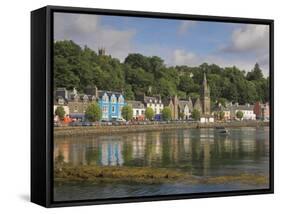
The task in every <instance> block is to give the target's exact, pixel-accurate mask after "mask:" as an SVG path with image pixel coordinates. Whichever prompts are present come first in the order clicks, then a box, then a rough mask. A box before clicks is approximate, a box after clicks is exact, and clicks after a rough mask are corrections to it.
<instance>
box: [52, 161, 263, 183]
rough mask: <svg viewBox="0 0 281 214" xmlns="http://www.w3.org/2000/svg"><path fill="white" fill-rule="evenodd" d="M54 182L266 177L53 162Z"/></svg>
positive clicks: (224, 180)
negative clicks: (59, 164)
mask: <svg viewBox="0 0 281 214" xmlns="http://www.w3.org/2000/svg"><path fill="white" fill-rule="evenodd" d="M54 178H55V179H54V180H55V182H83V181H84V182H85V181H88V182H99V181H100V182H133V183H150V184H153V183H167V182H168V183H170V182H184V183H205V184H224V183H230V182H238V183H244V184H256V185H265V184H267V183H268V177H267V176H265V175H261V174H238V175H225V176H212V177H202V178H199V177H197V176H193V175H191V174H189V173H186V172H183V171H180V170H173V169H166V168H151V167H114V166H111V167H102V166H90V165H89V166H76V167H75V166H70V165H67V164H63V166H61V167H58V166H56V167H55V169H54Z"/></svg>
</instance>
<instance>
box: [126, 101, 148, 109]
mask: <svg viewBox="0 0 281 214" xmlns="http://www.w3.org/2000/svg"><path fill="white" fill-rule="evenodd" d="M127 103H128V105H131V106H132V108H144V104H143V103H142V102H141V101H135V100H129V101H127Z"/></svg>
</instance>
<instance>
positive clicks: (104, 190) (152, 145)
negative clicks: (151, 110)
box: [54, 127, 269, 201]
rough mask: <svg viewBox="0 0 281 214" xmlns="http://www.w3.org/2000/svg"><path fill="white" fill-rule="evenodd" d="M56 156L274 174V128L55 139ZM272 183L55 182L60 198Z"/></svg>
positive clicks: (207, 172)
mask: <svg viewBox="0 0 281 214" xmlns="http://www.w3.org/2000/svg"><path fill="white" fill-rule="evenodd" d="M54 143H55V144H54V157H55V158H56V157H57V156H58V155H61V156H62V157H63V160H64V162H66V163H68V164H71V165H73V166H81V165H93V166H119V167H123V166H124V167H156V168H168V169H175V170H181V171H185V172H188V173H189V174H191V175H193V176H198V177H208V176H227V175H240V174H259V175H265V176H268V175H269V128H268V127H260V128H255V127H254V128H250V127H248V128H245V127H242V128H231V129H229V133H228V134H221V133H219V132H218V131H217V130H216V129H211V128H210V129H178V130H171V131H165V132H160V131H157V132H152V131H151V132H136V133H122V134H116V135H94V136H83V137H81V136H79V137H64V138H55V139H54ZM263 188H268V184H266V185H264V184H263V185H257V184H255V185H254V184H242V183H239V182H237V183H234V182H231V183H223V184H185V183H163V184H139V183H138V184H132V183H124V182H102V183H100V182H99V183H90V182H64V183H60V182H55V186H54V200H55V201H61V200H83V199H102V198H109V197H110V198H118V197H135V196H153V195H166V194H185V193H197V192H215V191H229V190H246V189H263Z"/></svg>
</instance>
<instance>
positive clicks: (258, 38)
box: [222, 24, 269, 53]
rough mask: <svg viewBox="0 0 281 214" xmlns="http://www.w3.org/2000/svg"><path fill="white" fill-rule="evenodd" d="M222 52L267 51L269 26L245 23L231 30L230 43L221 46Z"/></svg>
mask: <svg viewBox="0 0 281 214" xmlns="http://www.w3.org/2000/svg"><path fill="white" fill-rule="evenodd" d="M222 51H224V52H247V51H250V52H254V53H264V52H268V51H269V26H267V25H249V24H247V25H245V26H243V27H239V28H237V29H235V30H234V31H233V32H232V37H231V43H230V44H229V45H227V46H225V47H223V48H222Z"/></svg>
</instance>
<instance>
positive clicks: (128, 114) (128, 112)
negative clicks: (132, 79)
mask: <svg viewBox="0 0 281 214" xmlns="http://www.w3.org/2000/svg"><path fill="white" fill-rule="evenodd" d="M122 117H123V118H124V119H125V120H126V121H129V120H131V119H132V118H133V109H132V107H131V106H128V105H127V106H124V107H123V108H122Z"/></svg>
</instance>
